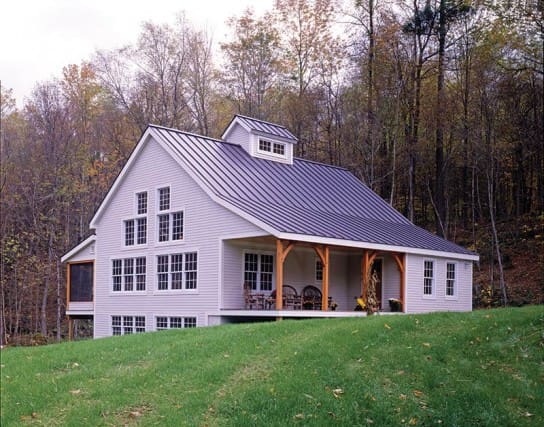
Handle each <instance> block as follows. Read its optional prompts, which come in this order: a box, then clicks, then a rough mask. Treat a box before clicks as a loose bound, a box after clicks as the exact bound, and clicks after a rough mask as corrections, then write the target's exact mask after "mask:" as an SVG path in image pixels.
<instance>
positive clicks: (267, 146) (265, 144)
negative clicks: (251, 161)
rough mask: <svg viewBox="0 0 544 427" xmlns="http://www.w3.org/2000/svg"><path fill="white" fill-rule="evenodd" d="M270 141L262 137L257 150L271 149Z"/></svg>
mask: <svg viewBox="0 0 544 427" xmlns="http://www.w3.org/2000/svg"><path fill="white" fill-rule="evenodd" d="M271 146H272V143H271V142H270V141H265V140H264V139H260V140H259V150H261V151H268V152H270V151H271Z"/></svg>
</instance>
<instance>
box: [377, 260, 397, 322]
mask: <svg viewBox="0 0 544 427" xmlns="http://www.w3.org/2000/svg"><path fill="white" fill-rule="evenodd" d="M378 258H381V259H382V295H381V301H382V310H383V311H391V308H390V307H389V299H390V298H395V299H399V298H400V272H399V268H398V267H397V263H396V262H395V260H394V259H393V258H392V257H391V256H390V255H387V254H386V255H385V256H383V257H380V256H379V255H378Z"/></svg>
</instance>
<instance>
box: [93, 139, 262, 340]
mask: <svg viewBox="0 0 544 427" xmlns="http://www.w3.org/2000/svg"><path fill="white" fill-rule="evenodd" d="M164 186H170V192H171V211H176V210H183V211H184V240H183V242H181V243H175V244H164V243H158V242H157V237H156V234H157V233H156V228H157V224H156V214H157V211H156V207H157V190H158V188H161V187H164ZM140 191H147V192H148V216H147V231H148V233H147V245H144V246H141V247H140V246H136V247H131V248H125V247H124V246H123V243H124V228H123V220H124V219H130V218H133V217H134V216H135V212H134V209H135V208H134V205H135V203H134V200H135V197H136V196H135V194H136V193H137V192H140ZM226 231H228V232H229V233H237V232H240V233H248V232H258V231H259V229H258V228H257V227H256V226H254V225H252V224H250V223H249V222H247V221H245V220H244V219H242V218H240V217H238V216H236V215H234V214H233V213H231V212H230V211H227V210H226V209H225V208H223V207H221V206H219V205H218V204H216V203H215V202H213V201H212V200H211V199H210V198H209V196H207V195H206V194H205V193H204V191H202V189H201V188H200V187H199V186H198V185H197V184H196V183H195V182H194V181H193V180H192V179H191V178H190V177H189V176H188V175H187V174H186V173H185V172H184V170H183V169H182V168H181V167H180V166H179V165H178V164H177V163H176V162H175V161H174V160H173V159H172V158H171V157H170V156H169V155H168V154H167V153H166V152H165V151H164V150H163V149H162V148H161V147H160V146H159V144H157V143H155V142H154V141H153V140H150V141H149V142H148V143H147V144H146V146H145V147H144V148H143V149H142V151H141V152H140V153H139V158H138V159H137V161H135V162H134V163H133V166H132V168H131V169H130V170H129V171H128V173H127V174H126V175H125V176H124V179H123V182H122V183H121V184H120V185H119V186H118V188H117V191H116V193H115V195H114V197H112V198H111V200H110V204H109V206H108V208H107V209H105V211H104V214H103V216H102V217H101V218H100V221H99V224H98V226H97V228H96V234H97V247H96V250H97V253H98V254H99V256H98V258H97V261H96V267H95V273H96V293H95V307H96V308H95V315H96V316H95V336H96V337H101V336H107V335H110V334H111V316H112V315H145V316H146V328H147V329H148V330H154V326H155V325H154V318H155V316H158V315H164V316H167V315H168V316H172V315H178V316H196V317H197V318H198V326H203V325H205V324H206V322H207V320H206V316H207V313H208V312H209V311H217V310H218V308H219V296H218V287H219V280H220V277H219V274H220V263H219V254H220V239H219V237H218V236H220V235H222V234H225V232H226ZM181 252H197V253H198V282H197V290H196V291H192V290H191V291H177V292H176V291H170V292H165V291H157V290H156V258H157V256H158V255H161V254H172V253H181ZM138 256H146V261H147V277H146V291H145V292H135V293H131V294H127V293H113V292H112V291H111V260H112V259H114V258H128V257H130V258H132V257H138Z"/></svg>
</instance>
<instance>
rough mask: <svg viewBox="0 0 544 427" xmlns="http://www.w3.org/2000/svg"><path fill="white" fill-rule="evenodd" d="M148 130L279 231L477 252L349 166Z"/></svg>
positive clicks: (207, 187)
mask: <svg viewBox="0 0 544 427" xmlns="http://www.w3.org/2000/svg"><path fill="white" fill-rule="evenodd" d="M146 134H148V135H149V136H152V137H153V139H155V140H156V141H157V142H158V143H160V144H161V145H162V146H163V147H164V148H165V149H166V150H167V151H168V152H169V153H170V154H171V155H172V157H173V158H174V159H175V160H176V161H177V162H178V163H179V164H180V165H181V166H182V167H183V168H184V169H185V170H186V171H187V172H188V173H189V174H190V175H191V177H193V178H194V179H195V181H196V182H197V183H198V184H199V185H200V186H201V187H202V188H203V189H204V191H206V192H207V193H208V194H209V195H210V196H211V197H212V198H213V199H214V200H215V201H216V202H218V203H219V204H221V205H223V206H224V207H226V208H227V209H229V210H231V211H233V212H235V213H237V214H239V215H241V216H243V217H244V218H245V219H247V220H248V221H250V222H252V223H254V224H255V225H257V226H259V227H261V228H263V229H264V230H266V231H268V232H270V233H271V234H273V235H275V236H277V237H281V238H293V239H298V240H303V241H321V242H328V243H331V244H339V245H345V246H356V247H369V248H375V249H388V250H392V249H391V246H393V247H395V248H396V250H399V251H400V250H402V251H406V252H413V253H428V254H431V253H433V252H435V251H439V252H447V253H451V254H457V255H461V256H462V257H463V258H466V259H473V260H476V259H478V257H477V255H476V254H474V253H473V252H471V251H468V250H467V249H465V248H463V247H461V246H458V245H456V244H454V243H452V242H450V241H447V240H445V239H442V238H440V237H438V236H436V235H434V234H432V233H430V232H428V231H426V230H424V229H422V228H420V227H417V226H415V225H414V224H412V223H411V222H410V221H408V220H407V219H406V218H405V217H404V216H402V215H401V214H400V213H399V212H397V211H396V210H395V209H393V208H392V207H391V206H390V205H389V204H387V203H386V202H385V201H384V200H383V199H382V198H381V197H379V196H378V195H377V194H376V193H374V192H373V191H371V190H370V189H369V188H368V187H367V186H366V185H364V184H363V183H361V182H360V181H359V180H358V179H357V178H355V176H354V175H352V174H351V173H350V172H349V171H347V170H346V169H343V168H339V167H335V166H330V165H325V164H321V163H315V162H311V161H307V160H302V159H294V161H293V164H292V165H288V164H284V163H278V162H273V161H268V160H264V159H258V158H254V157H252V156H250V155H249V154H248V153H247V152H246V151H245V150H244V149H243V148H242V147H240V146H239V145H236V144H231V143H227V142H223V141H219V140H215V139H211V138H207V137H203V136H199V135H194V134H190V133H186V132H181V131H178V130H174V129H168V128H163V127H160V126H154V125H150V126H149V128H148V130H147V131H146Z"/></svg>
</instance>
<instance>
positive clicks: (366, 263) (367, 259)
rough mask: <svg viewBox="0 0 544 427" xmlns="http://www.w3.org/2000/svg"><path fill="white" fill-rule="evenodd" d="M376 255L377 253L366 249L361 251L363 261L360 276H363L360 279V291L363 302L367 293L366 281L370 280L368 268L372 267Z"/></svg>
mask: <svg viewBox="0 0 544 427" xmlns="http://www.w3.org/2000/svg"><path fill="white" fill-rule="evenodd" d="M377 255H378V251H369V250H367V249H365V250H364V251H363V259H362V261H361V276H363V277H362V279H361V284H362V286H361V291H362V295H363V299H364V300H365V302H366V294H367V292H368V284H369V283H368V281H369V279H370V267H372V263H373V262H374V259H375V258H376V256H377Z"/></svg>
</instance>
